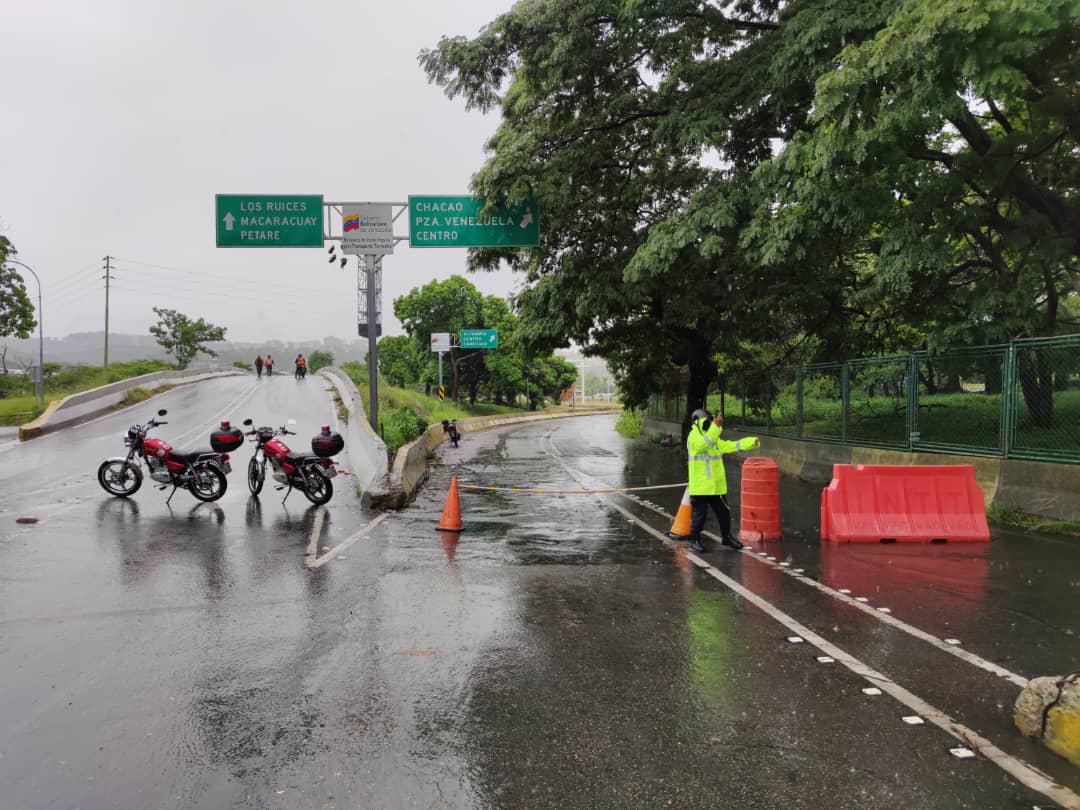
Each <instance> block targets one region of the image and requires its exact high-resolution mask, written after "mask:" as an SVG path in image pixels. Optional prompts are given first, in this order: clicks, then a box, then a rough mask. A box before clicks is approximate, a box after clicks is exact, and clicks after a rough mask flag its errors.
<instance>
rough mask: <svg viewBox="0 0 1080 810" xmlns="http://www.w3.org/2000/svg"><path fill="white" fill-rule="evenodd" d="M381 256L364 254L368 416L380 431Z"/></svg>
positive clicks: (372, 426) (374, 426) (372, 424)
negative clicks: (377, 277)
mask: <svg viewBox="0 0 1080 810" xmlns="http://www.w3.org/2000/svg"><path fill="white" fill-rule="evenodd" d="M378 259H379V257H378V256H377V255H375V254H373V253H369V254H367V255H366V256H364V269H365V270H366V272H367V286H368V294H367V323H368V337H367V341H368V342H367V345H368V417H369V418H370V420H371V429H372V430H374V431H375V434H376V435H378V433H379V357H378V348H377V344H378V341H379V338H378V335H377V334H376V333H377V332H378V329H377V328H376V326H377V319H378V315H377V312H376V308H375V304H376V302H375V262H376V261H378Z"/></svg>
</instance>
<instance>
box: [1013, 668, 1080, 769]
mask: <svg viewBox="0 0 1080 810" xmlns="http://www.w3.org/2000/svg"><path fill="white" fill-rule="evenodd" d="M1013 722H1015V723H1016V727H1017V728H1018V729H1020V732H1021V733H1022V734H1024V735H1025V736H1027V737H1035V738H1037V739H1039V740H1041V741H1042V743H1043V745H1045V746H1046V747H1047V748H1049V749H1050V750H1051V751H1053V752H1054V753H1056V754H1059V755H1061V756H1063V757H1065V758H1066V759H1067V760H1069V761H1070V762H1072V763H1073V764H1074V765H1080V672H1074V673H1072V674H1071V675H1066V676H1064V677H1060V676H1053V675H1052V676H1048V677H1043V678H1033V679H1032V680H1031V681H1030V682H1029V683H1028V685H1027V686H1026V687H1025V688H1024V691H1023V692H1021V693H1020V697H1018V698H1017V699H1016V706H1015V707H1014V713H1013Z"/></svg>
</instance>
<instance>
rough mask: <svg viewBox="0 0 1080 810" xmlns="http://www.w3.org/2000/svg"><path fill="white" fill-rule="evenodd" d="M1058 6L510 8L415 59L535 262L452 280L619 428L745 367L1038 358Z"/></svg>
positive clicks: (1073, 169) (1062, 60) (1059, 251)
mask: <svg viewBox="0 0 1080 810" xmlns="http://www.w3.org/2000/svg"><path fill="white" fill-rule="evenodd" d="M1078 3H1080V0H1030V2H1025V3H1023V4H1017V3H1015V2H1014V1H1013V0H984V2H981V3H977V4H972V3H964V2H961V0H941V1H940V2H939V0H881V2H877V3H866V2H864V0H788V2H782V1H781V0H759V1H758V2H754V3H748V2H744V1H743V0H720V1H719V2H704V1H703V0H698V1H697V2H694V0H659V1H658V2H655V3H649V4H642V3H634V4H629V3H624V2H619V1H618V0H549V2H545V3H520V4H518V5H516V6H515V7H514V9H513V10H512V11H510V12H508V13H507V14H505V15H502V16H500V17H499V18H497V19H496V20H494V21H493V22H492V23H491V24H490V25H489V26H488V27H487V28H486V29H484V30H483V31H482V32H481V34H480V35H479V36H478V37H476V38H475V39H472V40H466V39H463V38H444V39H443V40H442V41H440V43H439V44H438V46H437V47H436V48H434V49H433V50H431V51H427V52H424V53H423V54H421V63H422V65H423V66H424V68H425V70H426V71H427V73H428V75H429V77H430V78H431V79H432V80H433V81H435V82H438V83H440V84H442V85H443V86H444V87H445V88H446V91H447V93H448V94H449V95H450V96H452V97H456V96H460V97H463V98H464V100H465V102H466V105H467V106H473V107H479V108H481V109H490V108H494V107H498V108H499V109H500V111H501V114H502V124H501V126H500V128H499V130H498V132H497V133H496V135H495V136H494V137H493V138H492V139H491V141H490V143H489V147H490V150H491V155H490V157H489V159H488V160H487V162H486V163H485V165H484V166H483V167H482V168H480V170H479V171H478V172H477V174H476V175H475V177H474V186H475V189H476V190H477V192H479V193H480V194H481V195H482V196H483V197H485V198H486V199H488V200H491V201H495V202H502V201H509V202H517V201H519V200H521V199H522V198H524V197H526V196H529V195H533V196H536V197H537V198H538V200H539V202H540V207H541V217H542V223H543V241H542V244H541V246H540V248H539V249H538V250H534V251H531V252H528V253H523V252H517V251H496V250H483V251H474V252H473V253H471V254H470V264H471V265H472V266H473V267H479V268H483V267H487V268H490V267H494V266H497V265H498V264H499V263H500V262H502V261H508V262H510V264H511V265H512V266H515V267H517V268H520V269H521V270H523V271H525V273H526V274H527V286H526V289H525V292H524V293H523V294H522V296H521V299H520V305H521V307H520V311H521V316H522V323H521V328H520V331H521V334H522V340H523V344H524V345H525V346H527V347H532V348H535V347H541V346H542V347H552V346H556V345H561V344H564V343H565V342H566V341H567V340H568V339H573V340H576V341H577V342H579V343H581V344H582V345H585V346H587V347H589V349H590V350H591V351H593V352H594V353H598V354H602V355H604V356H606V357H607V358H608V359H609V361H610V362H611V363H612V365H613V367H614V368H615V369H616V371H617V372H618V373H619V375H620V377H621V382H622V386H623V388H624V390H625V391H626V392H627V393H628V395H629V398H630V400H631V401H632V402H633V401H641V400H642V399H643V398H644V397H645V396H646V395H647V393H648V392H649V391H651V390H654V389H655V387H656V386H657V384H658V383H659V382H660V381H661V380H662V379H664V378H665V377H668V376H670V374H671V372H672V371H673V370H674V367H685V368H686V369H688V370H689V380H690V383H689V406H690V407H691V408H692V407H694V405H695V404H696V402H697V401H700V398H701V396H702V395H703V393H704V386H705V385H707V384H708V382H709V381H710V380H711V379H712V376H713V375H714V374H715V371H716V366H715V362H714V360H715V358H716V357H717V355H718V353H722V354H727V355H729V356H733V357H736V358H737V357H739V356H740V355H745V354H746V352H745V351H744V348H745V347H746V346H748V345H751V346H752V345H755V344H772V348H771V349H770V350H769V351H768V352H767V353H768V354H770V355H772V356H774V357H776V358H778V361H782V360H783V359H785V358H792V357H799V358H801V359H814V357H815V356H817V357H829V358H836V357H839V356H843V355H851V354H854V353H858V352H868V351H880V350H882V349H883V348H885V347H890V348H896V349H899V348H913V347H914V346H912V345H908V346H904V345H903V344H904V343H905V342H906V341H913V340H917V341H919V342H922V341H928V342H929V343H930V344H934V343H937V344H944V343H948V342H953V341H956V340H969V341H972V342H974V341H980V340H986V339H1001V338H1002V337H1012V336H1017V335H1024V334H1039V333H1047V332H1052V331H1053V330H1055V329H1056V328H1057V327H1058V309H1059V302H1060V301H1061V300H1062V298H1063V297H1064V296H1065V295H1066V294H1067V293H1069V292H1070V291H1071V290H1076V289H1080V285H1078V269H1077V264H1076V262H1077V255H1078V253H1077V249H1078V245H1080V225H1078V219H1077V203H1078V193H1077V179H1078V169H1077V166H1078V157H1080V155H1078V149H1077V134H1078V130H1080V124H1078V121H1080V96H1078V95H1077V94H1076V92H1075V87H1076V84H1077V78H1078V77H1077V71H1078V69H1080V68H1078V64H1080V62H1078V60H1076V59H1075V53H1076V52H1077V45H1078V33H1077V20H1078V18H1080V6H1078ZM995 333H996V334H995ZM778 348H779V351H777V349H778ZM1029 379H1031V380H1033V381H1034V382H1033V383H1032V384H1031V386H1030V387H1031V389H1032V390H1031V391H1030V392H1029V391H1028V390H1027V389H1025V394H1026V395H1028V396H1029V405H1031V406H1032V408H1031V410H1032V412H1033V413H1036V414H1039V413H1042V414H1044V417H1043V418H1047V417H1048V413H1047V411H1046V400H1047V394H1048V392H1049V387H1048V385H1049V375H1048V374H1046V373H1044V370H1042V369H1038V368H1035V369H1034V373H1033V374H1031V375H1029ZM1032 398H1035V399H1038V400H1039V401H1038V402H1035V401H1034V400H1033V399H1032ZM1036 418H1039V417H1038V416H1037V417H1036Z"/></svg>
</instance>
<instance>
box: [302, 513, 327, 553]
mask: <svg viewBox="0 0 1080 810" xmlns="http://www.w3.org/2000/svg"><path fill="white" fill-rule="evenodd" d="M325 520H326V506H325V505H320V506H319V508H318V509H316V510H315V520H314V521H312V524H311V539H310V540H308V544H307V552H305V554H304V556H305V557H314V556H315V551H316V550H317V549H318V547H319V535H321V534H322V527H323V522H324V521H325Z"/></svg>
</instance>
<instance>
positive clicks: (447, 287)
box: [394, 275, 484, 400]
mask: <svg viewBox="0 0 1080 810" xmlns="http://www.w3.org/2000/svg"><path fill="white" fill-rule="evenodd" d="M483 301H484V297H483V295H481V294H480V291H479V290H477V289H476V287H475V286H474V285H473V284H472V282H470V281H469V280H468V279H466V278H464V277H462V276H458V275H454V276H450V278H448V279H446V280H445V281H432V282H429V283H428V284H425V285H424V286H423V287H414V288H413V289H412V290H410V291H409V293H408V294H407V295H402V296H399V297H398V298H395V299H394V315H395V317H397V319H398V320H399V321H401V326H402V328H403V329H404V330H405V332H406V334H408V335H409V336H410V337H411V338H412V339H413V340H414V341H416V342H417V345H418V346H419V345H421V343H422V344H423V345H428V341H429V340H430V339H431V333H432V332H451V333H453V334H457V333H458V332H460V331H461V330H462V329H472V328H475V327H477V326H479V325H480V324H481V323H482V322H483V320H482V319H483ZM429 351H430V346H429ZM474 354H477V352H470V351H465V350H462V349H460V348H458V347H455V348H453V349H451V350H450V351H449V352H447V358H448V360H449V362H450V370H451V387H450V395H451V398H453V399H455V400H456V399H457V398H458V385H459V377H460V376H461V374H462V373H463V369H462V363H463V362H464V361H465V360H467V359H468V358H469V357H470V356H471V355H474ZM474 362H476V360H474Z"/></svg>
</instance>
